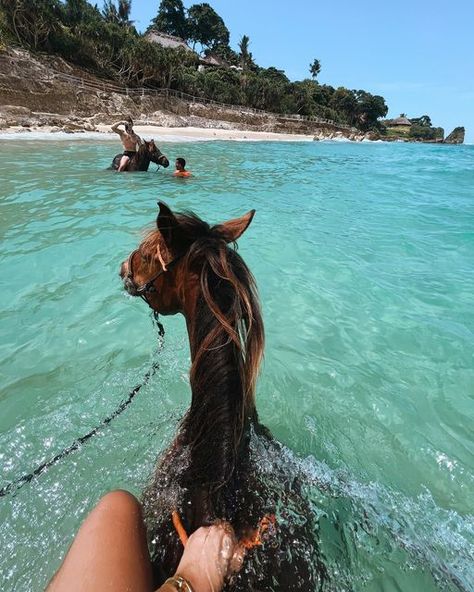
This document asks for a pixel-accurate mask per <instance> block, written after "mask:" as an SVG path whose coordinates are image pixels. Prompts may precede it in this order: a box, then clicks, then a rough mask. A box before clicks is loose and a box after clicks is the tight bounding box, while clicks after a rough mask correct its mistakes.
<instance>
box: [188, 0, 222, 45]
mask: <svg viewBox="0 0 474 592" xmlns="http://www.w3.org/2000/svg"><path fill="white" fill-rule="evenodd" d="M188 27H189V28H188V31H189V33H188V35H189V39H190V40H191V41H193V42H194V45H195V44H196V43H199V44H201V46H203V47H207V48H209V49H211V50H214V49H216V48H217V47H219V46H221V45H223V46H228V45H229V30H228V29H227V27H226V26H225V24H224V21H223V20H222V18H221V17H220V16H219V15H218V14H217V12H216V11H215V10H214V9H213V8H212V6H210V5H209V4H207V3H206V2H205V3H203V4H193V6H191V8H190V9H189V10H188Z"/></svg>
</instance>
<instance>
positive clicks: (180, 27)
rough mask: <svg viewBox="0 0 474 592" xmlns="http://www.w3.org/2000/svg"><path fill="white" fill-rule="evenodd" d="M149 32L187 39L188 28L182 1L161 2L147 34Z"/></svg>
mask: <svg viewBox="0 0 474 592" xmlns="http://www.w3.org/2000/svg"><path fill="white" fill-rule="evenodd" d="M151 30H156V31H162V32H163V33H167V34H168V35H174V36H176V37H181V39H187V38H188V26H187V21H186V16H185V13H184V6H183V2H182V0H161V3H160V7H159V8H158V14H157V15H156V16H155V18H154V19H153V20H152V21H151V23H150V25H149V27H148V29H147V32H149V31H151Z"/></svg>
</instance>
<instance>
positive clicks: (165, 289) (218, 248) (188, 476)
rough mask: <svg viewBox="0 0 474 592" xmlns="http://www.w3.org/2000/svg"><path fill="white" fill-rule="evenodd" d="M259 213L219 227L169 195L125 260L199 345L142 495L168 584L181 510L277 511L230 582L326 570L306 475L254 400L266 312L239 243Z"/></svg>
mask: <svg viewBox="0 0 474 592" xmlns="http://www.w3.org/2000/svg"><path fill="white" fill-rule="evenodd" d="M254 213H255V212H254V210H252V211H251V212H249V213H247V214H245V215H244V216H242V217H241V218H237V219H234V220H230V221H228V222H225V223H223V224H218V225H216V226H209V225H208V224H207V223H206V222H204V221H202V220H201V219H200V218H198V217H197V216H195V215H194V214H191V213H176V214H175V213H173V212H172V211H171V210H170V209H169V208H168V207H167V206H166V205H165V204H163V203H161V202H159V214H158V218H157V228H156V230H153V231H151V232H150V233H149V234H148V235H147V237H146V238H145V239H144V241H143V242H142V243H141V244H140V246H139V247H138V249H136V250H135V251H133V252H132V253H131V254H130V256H129V257H128V260H126V261H124V262H123V264H122V267H121V270H120V275H121V277H122V279H123V281H124V286H125V289H126V290H127V291H128V292H129V293H130V294H131V295H133V296H140V297H142V298H143V299H144V300H145V301H146V302H147V303H148V304H149V306H150V307H151V308H152V309H153V310H155V311H157V312H158V313H160V314H163V315H170V314H176V313H181V314H183V315H184V317H185V320H186V325H187V330H188V334H189V343H190V349H191V359H192V365H191V372H190V384H191V390H192V400H191V405H190V407H189V409H188V411H187V412H186V414H185V416H184V418H183V420H182V422H181V424H180V426H179V429H178V433H177V435H176V437H175V439H174V441H173V442H172V444H171V446H170V447H169V448H168V449H167V450H166V451H165V453H164V454H163V455H162V456H161V458H160V459H159V461H158V464H157V467H156V469H155V472H154V475H153V476H152V479H151V481H150V483H149V485H148V486H147V488H146V490H145V492H144V496H143V506H144V514H145V520H146V522H147V528H148V534H149V541H150V547H151V552H152V559H153V563H154V568H155V574H156V579H157V581H156V583H157V584H160V583H161V582H162V581H163V580H164V579H165V578H166V577H168V576H169V575H170V574H172V573H174V570H175V569H176V567H177V564H178V561H179V558H180V556H181V553H182V546H181V543H180V541H179V538H178V536H177V534H176V532H175V530H174V528H173V525H172V518H171V516H172V512H173V511H178V513H179V514H180V515H181V517H182V519H183V523H184V525H185V528H186V530H187V531H188V533H191V532H193V531H194V530H196V529H197V528H198V527H199V526H201V525H205V524H209V523H211V522H213V521H214V520H216V519H225V520H229V521H230V522H231V523H232V524H233V526H234V528H235V530H236V533H237V535H238V536H239V537H240V538H245V537H248V535H249V533H253V534H255V529H257V528H258V525H259V523H261V520H262V518H266V519H267V522H268V519H270V520H271V525H272V526H271V528H269V529H268V530H267V531H266V533H265V534H263V535H262V537H261V538H262V540H261V541H260V543H261V544H258V545H257V546H255V547H254V548H252V549H251V550H249V551H248V553H247V557H246V560H245V562H244V566H243V568H242V570H241V572H240V573H239V574H238V575H237V576H235V577H234V579H233V581H232V582H229V583H228V584H227V586H226V590H232V591H235V592H237V591H239V592H244V591H246V592H247V591H252V590H254V591H273V590H274V591H277V590H278V591H282V592H283V591H291V590H295V591H303V590H304V591H305V592H312V591H314V590H320V589H321V587H322V585H323V583H324V581H325V579H326V570H325V568H324V565H323V564H322V562H321V559H320V553H319V550H318V543H317V523H316V520H315V519H314V514H313V512H312V511H311V507H310V504H309V502H308V501H307V500H306V499H305V497H304V496H303V494H302V491H301V489H302V484H301V480H300V478H299V476H298V475H296V476H295V474H294V473H293V474H292V475H291V476H289V475H288V474H286V473H285V470H284V467H283V466H282V464H281V463H280V459H281V457H282V456H283V455H285V456H288V451H285V450H284V448H283V447H282V446H281V445H280V444H279V443H278V442H276V441H275V440H274V439H273V437H272V436H271V434H270V433H269V431H268V430H267V429H266V428H265V427H264V426H263V425H262V424H260V423H259V420H258V416H257V411H256V408H255V383H256V379H257V375H258V371H259V366H260V362H261V359H262V355H263V346H264V330H263V322H262V317H261V313H260V306H259V302H258V297H257V292H256V286H255V281H254V279H253V276H252V274H251V273H250V271H249V269H248V268H247V266H246V265H245V263H244V261H243V260H242V258H241V257H240V256H239V255H238V254H237V253H236V251H235V248H231V247H230V246H229V245H234V246H235V241H236V240H237V239H238V238H239V237H240V236H241V235H242V233H243V232H244V231H245V230H246V229H247V227H248V226H249V224H250V223H251V221H252V218H253V216H254ZM262 455H263V456H262ZM262 458H263V460H262ZM285 466H287V465H285ZM274 517H275V522H273V519H274Z"/></svg>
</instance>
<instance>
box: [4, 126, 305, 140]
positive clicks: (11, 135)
mask: <svg viewBox="0 0 474 592" xmlns="http://www.w3.org/2000/svg"><path fill="white" fill-rule="evenodd" d="M134 129H135V131H136V132H137V134H138V135H139V136H141V137H143V138H145V139H151V138H154V139H155V140H157V141H163V142H196V141H209V140H234V141H246V140H247V141H264V142H311V141H313V138H314V136H312V135H309V134H282V133H272V132H256V131H248V130H235V129H212V128H200V127H163V126H156V125H150V124H148V125H136V126H134ZM0 138H1V139H17V138H22V139H25V140H28V139H30V140H34V139H51V140H59V139H64V138H67V139H69V140H73V139H91V138H94V139H98V140H117V139H118V137H117V134H114V133H113V132H111V131H110V125H97V126H96V131H82V130H77V131H75V132H64V131H60V130H58V129H57V128H56V129H55V128H53V127H52V126H41V127H34V126H32V127H28V128H25V127H20V126H11V127H9V128H6V129H3V130H2V131H1V133H0Z"/></svg>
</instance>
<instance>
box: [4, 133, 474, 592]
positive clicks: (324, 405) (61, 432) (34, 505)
mask: <svg viewBox="0 0 474 592" xmlns="http://www.w3.org/2000/svg"><path fill="white" fill-rule="evenodd" d="M117 148H118V146H117V144H116V143H112V142H108V141H103V142H94V141H91V140H89V141H77V140H76V141H48V142H41V143H40V142H37V141H36V142H35V141H31V140H28V141H26V140H21V141H20V140H8V141H2V142H1V143H0V179H1V183H0V229H1V238H2V248H1V251H0V257H1V270H2V273H1V277H0V282H1V288H0V304H1V306H0V316H1V335H2V339H1V343H0V352H1V355H0V479H1V480H0V487H3V486H5V485H7V484H8V483H9V482H10V481H12V480H14V479H16V478H17V477H19V476H21V475H23V474H24V473H29V472H30V471H31V470H32V469H34V468H35V467H36V466H38V465H40V464H41V463H42V462H45V461H47V460H48V459H50V458H52V457H54V456H55V454H57V453H58V452H59V451H60V450H61V449H62V448H64V447H65V446H68V445H69V444H71V443H72V441H73V440H74V439H75V438H77V437H79V436H82V435H83V434H85V433H86V432H88V431H89V430H90V429H92V428H93V427H94V426H96V425H97V424H98V423H99V422H100V421H101V419H103V418H104V417H105V416H107V415H108V414H110V413H111V412H112V411H113V410H114V409H115V408H116V407H117V406H118V405H119V404H120V402H121V401H122V400H123V399H124V398H126V396H127V394H128V393H129V391H130V390H131V389H132V388H133V387H134V386H135V385H136V384H139V383H141V382H142V381H143V378H144V376H145V374H146V372H147V370H149V368H150V367H151V365H152V364H153V362H154V361H156V360H158V361H159V363H160V369H159V371H158V372H157V373H156V374H155V375H154V376H153V378H152V379H151V381H150V382H149V383H148V384H147V385H146V386H144V387H143V389H142V390H141V391H140V393H139V395H137V397H136V398H135V400H134V401H133V403H132V404H131V406H130V407H129V408H128V409H127V410H126V411H125V412H124V413H123V414H122V415H120V416H119V417H118V418H117V419H116V420H115V421H113V422H112V423H111V424H110V425H109V426H108V427H107V428H106V429H104V430H103V431H102V432H101V433H100V434H99V435H97V436H96V437H94V438H93V439H91V440H90V441H89V442H88V443H87V444H86V445H84V446H83V447H82V448H81V449H80V450H78V451H76V452H74V453H72V454H71V455H69V456H68V457H67V458H65V459H64V460H62V461H61V462H59V463H58V464H57V465H55V466H53V467H52V468H50V469H49V470H48V471H47V472H46V473H44V474H43V475H41V476H40V477H38V478H37V479H35V480H34V481H33V482H31V483H30V484H27V485H26V486H24V487H23V488H22V489H20V490H18V491H17V493H16V494H14V495H11V494H10V495H7V496H4V497H1V498H0V549H1V554H0V557H1V558H0V589H1V590H2V591H6V592H7V591H12V590H15V591H20V592H28V591H34V592H36V591H40V590H42V589H43V587H44V586H45V584H46V582H47V581H48V579H49V578H50V577H51V575H52V574H53V572H54V570H55V569H56V568H57V566H58V565H59V563H60V561H61V558H62V557H63V556H64V553H65V551H66V549H67V547H68V546H69V544H70V542H71V540H72V537H73V535H74V533H75V532H76V530H77V528H78V526H79V524H80V523H81V521H82V520H83V518H84V517H85V515H86V514H87V512H88V511H89V510H90V509H91V508H92V507H93V505H94V504H95V503H96V502H97V500H98V499H99V498H100V496H101V495H102V494H104V493H105V492H107V491H109V490H110V489H112V488H118V487H120V488H126V489H129V490H131V491H132V492H134V493H136V494H137V495H138V494H139V493H140V491H141V488H142V486H143V484H144V483H145V480H146V478H147V475H148V474H149V472H150V470H151V468H152V466H153V464H154V461H155V458H156V455H157V453H158V452H159V451H160V450H161V449H162V448H163V447H164V446H166V444H167V443H168V442H169V441H170V439H171V437H172V435H173V433H174V430H175V427H176V424H177V422H178V421H179V418H180V416H181V414H182V413H183V411H184V410H185V409H186V405H187V404H188V402H189V385H188V374H187V373H188V366H189V352H188V345H187V337H186V332H185V326H184V321H183V319H182V318H181V317H174V318H166V319H165V323H164V324H165V329H166V336H165V344H164V348H163V350H162V351H158V347H157V335H156V329H155V327H154V325H153V323H152V320H151V317H150V313H149V312H148V310H147V307H146V306H145V304H144V303H143V302H142V301H140V300H138V299H131V298H130V297H127V296H126V295H125V294H124V293H123V291H122V288H121V283H120V281H119V278H118V275H117V274H118V269H119V265H120V262H121V261H122V260H123V259H124V258H125V257H126V256H127V255H128V253H129V251H130V250H131V249H133V248H134V247H135V246H136V245H137V244H138V242H139V240H140V238H141V236H142V235H141V232H142V230H143V229H144V228H145V229H146V228H148V227H149V226H150V225H151V224H153V222H154V219H155V217H156V212H157V209H156V201H157V199H161V200H164V201H166V202H167V203H168V204H169V205H170V206H171V207H174V208H177V209H193V210H194V211H195V212H196V213H198V214H199V215H201V216H202V217H203V218H204V219H206V220H208V221H210V222H220V221H223V220H225V219H227V218H232V217H235V216H238V215H241V214H243V213H244V212H246V211H248V210H249V209H251V208H255V209H256V210H257V213H256V216H255V219H254V221H253V223H252V225H251V226H250V228H249V229H248V231H247V232H246V234H245V235H244V236H243V237H242V239H241V241H240V251H239V252H240V254H241V255H242V257H243V258H244V259H245V261H246V262H247V263H248V265H249V267H250V268H251V270H252V271H253V273H254V274H255V276H256V279H257V283H258V286H259V290H260V296H261V301H262V307H263V313H264V319H265V328H266V334H267V344H266V355H265V362H264V365H263V368H262V372H261V377H260V380H259V383H258V388H257V393H258V408H259V411H260V416H261V419H262V421H263V422H264V423H265V424H266V425H267V426H268V427H269V428H270V429H271V430H272V431H273V433H274V435H275V436H276V437H277V438H278V439H279V440H280V441H281V442H283V443H284V444H285V445H286V446H287V453H286V454H287V458H292V457H295V458H296V459H298V461H297V462H298V463H299V465H300V469H301V471H302V472H303V474H304V475H305V478H306V482H307V486H308V491H309V495H310V496H311V498H312V500H313V503H314V509H315V512H316V513H317V514H318V516H319V518H320V537H321V548H322V551H323V553H324V555H325V558H326V563H327V566H328V569H329V572H330V575H331V584H330V585H329V587H328V590H333V591H338V592H342V591H370V592H375V591H390V592H395V591H403V592H412V591H415V592H417V591H423V592H431V591H438V590H449V591H451V590H452V591H455V590H463V591H472V590H474V454H473V453H474V443H473V420H474V147H471V146H462V147H447V146H428V145H426V146H418V145H404V144H382V143H376V144H357V145H356V144H349V143H337V144H336V143H253V142H248V143H247V142H243V143H233V142H207V143H206V142H195V143H184V144H177V143H169V142H168V143H164V144H163V145H162V149H163V151H164V152H165V153H167V154H168V156H169V157H170V159H174V158H175V157H176V156H184V157H185V158H187V160H188V161H189V168H190V169H191V170H192V171H193V172H194V178H192V179H189V180H175V179H173V178H172V177H171V171H170V170H168V171H164V170H161V171H159V172H156V173H155V172H151V171H150V172H149V173H137V174H133V175H118V174H113V173H110V172H107V171H105V170H104V169H105V167H106V166H107V165H108V164H109V161H110V160H111V158H112V156H113V155H114V154H115V153H116V152H117V151H118V150H117ZM154 168H155V167H153V169H154ZM280 462H281V463H283V464H284V463H285V458H284V457H283V458H282V459H281V461H280ZM309 592H310V591H309Z"/></svg>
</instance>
